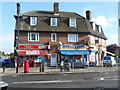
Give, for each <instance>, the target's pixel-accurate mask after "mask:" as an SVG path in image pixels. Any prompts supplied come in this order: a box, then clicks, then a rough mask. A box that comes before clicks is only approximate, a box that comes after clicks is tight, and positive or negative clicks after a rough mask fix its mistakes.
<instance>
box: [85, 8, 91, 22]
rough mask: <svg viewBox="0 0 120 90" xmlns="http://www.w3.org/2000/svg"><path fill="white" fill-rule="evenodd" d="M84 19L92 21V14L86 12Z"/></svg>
mask: <svg viewBox="0 0 120 90" xmlns="http://www.w3.org/2000/svg"><path fill="white" fill-rule="evenodd" d="M86 19H88V20H91V19H92V12H91V11H90V10H87V11H86Z"/></svg>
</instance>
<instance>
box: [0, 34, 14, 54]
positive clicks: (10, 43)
mask: <svg viewBox="0 0 120 90" xmlns="http://www.w3.org/2000/svg"><path fill="white" fill-rule="evenodd" d="M0 36H1V38H0V51H4V52H7V53H11V52H13V48H14V33H6V34H5V33H4V34H2V33H0Z"/></svg>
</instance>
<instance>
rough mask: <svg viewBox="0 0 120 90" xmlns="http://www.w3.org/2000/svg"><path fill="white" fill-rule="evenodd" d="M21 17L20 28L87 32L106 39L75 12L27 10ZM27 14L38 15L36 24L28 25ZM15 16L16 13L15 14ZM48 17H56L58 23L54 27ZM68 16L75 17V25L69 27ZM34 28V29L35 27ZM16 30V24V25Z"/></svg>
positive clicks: (25, 29)
mask: <svg viewBox="0 0 120 90" xmlns="http://www.w3.org/2000/svg"><path fill="white" fill-rule="evenodd" d="M20 16H21V17H22V22H21V23H23V24H21V25H22V26H21V28H22V29H21V30H24V31H34V30H35V31H45V32H46V31H47V32H72V33H74V32H75V33H89V34H91V35H94V36H97V37H100V38H103V39H107V38H106V37H105V35H104V33H103V30H101V33H100V32H98V30H96V31H94V30H93V29H92V26H91V23H90V21H89V20H87V19H85V18H84V17H83V16H81V15H79V14H77V13H75V12H59V15H54V14H53V11H39V10H34V11H29V12H25V13H21V14H20ZM29 16H38V20H39V21H38V23H39V24H38V25H37V26H35V27H32V26H30V25H29V22H30V20H29ZM15 17H16V15H15ZM50 17H57V18H58V25H57V26H55V27H52V26H50ZM69 18H76V19H77V27H76V28H73V27H72V28H71V27H69ZM35 28H36V29H35ZM16 30H17V26H16Z"/></svg>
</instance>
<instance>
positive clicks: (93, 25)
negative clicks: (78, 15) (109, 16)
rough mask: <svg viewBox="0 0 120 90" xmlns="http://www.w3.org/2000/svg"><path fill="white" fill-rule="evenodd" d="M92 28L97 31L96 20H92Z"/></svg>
mask: <svg viewBox="0 0 120 90" xmlns="http://www.w3.org/2000/svg"><path fill="white" fill-rule="evenodd" d="M92 28H93V30H94V31H95V29H96V24H95V23H94V22H92Z"/></svg>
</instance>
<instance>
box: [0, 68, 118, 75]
mask: <svg viewBox="0 0 120 90" xmlns="http://www.w3.org/2000/svg"><path fill="white" fill-rule="evenodd" d="M114 71H120V69H119V67H118V66H114V67H102V66H95V67H88V68H75V69H70V71H64V70H63V71H62V72H61V71H60V68H59V67H45V68H44V72H40V67H29V72H27V73H24V67H19V69H18V73H16V68H12V67H11V68H8V67H7V68H6V70H5V73H4V74H3V73H2V68H0V74H1V75H2V74H3V75H27V74H62V73H69V74H70V73H90V72H114Z"/></svg>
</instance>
